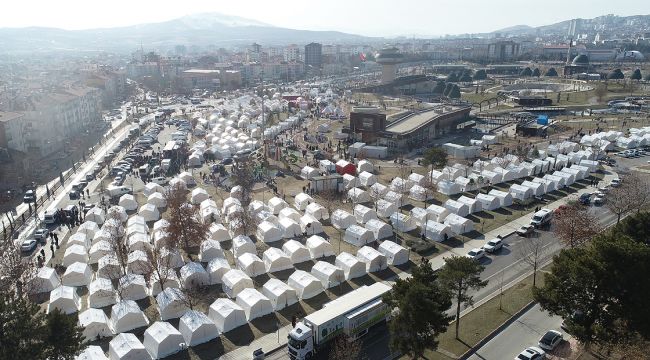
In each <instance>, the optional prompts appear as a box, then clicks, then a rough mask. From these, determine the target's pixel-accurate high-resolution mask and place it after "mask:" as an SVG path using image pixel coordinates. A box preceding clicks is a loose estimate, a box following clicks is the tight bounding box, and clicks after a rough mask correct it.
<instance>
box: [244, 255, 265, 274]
mask: <svg viewBox="0 0 650 360" xmlns="http://www.w3.org/2000/svg"><path fill="white" fill-rule="evenodd" d="M237 267H238V268H239V269H241V270H242V271H243V272H245V273H246V275H248V276H250V277H255V276H258V275H262V274H264V273H265V272H266V269H265V267H264V262H263V261H262V259H260V258H259V256H257V255H255V254H251V253H245V254H242V255H240V256H238V257H237Z"/></svg>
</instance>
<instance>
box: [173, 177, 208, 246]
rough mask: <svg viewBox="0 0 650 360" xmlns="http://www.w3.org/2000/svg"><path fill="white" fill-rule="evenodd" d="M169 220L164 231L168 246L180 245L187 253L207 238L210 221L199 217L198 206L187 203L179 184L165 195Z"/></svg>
mask: <svg viewBox="0 0 650 360" xmlns="http://www.w3.org/2000/svg"><path fill="white" fill-rule="evenodd" d="M165 197H166V199H167V208H168V213H169V221H168V223H167V224H166V226H165V227H164V229H163V230H164V231H165V232H166V233H167V234H168V239H170V241H169V242H170V244H169V246H170V247H171V248H174V247H182V248H183V250H185V252H186V253H187V254H189V250H190V249H191V248H192V247H195V246H198V245H199V244H201V242H203V240H205V239H207V237H208V231H209V230H210V222H208V221H206V222H204V221H203V220H202V219H201V213H200V209H199V207H198V206H192V205H191V204H189V203H187V198H186V194H185V190H184V189H183V188H182V187H181V186H178V185H176V186H174V187H172V188H171V189H169V190H168V191H167V193H166V195H165Z"/></svg>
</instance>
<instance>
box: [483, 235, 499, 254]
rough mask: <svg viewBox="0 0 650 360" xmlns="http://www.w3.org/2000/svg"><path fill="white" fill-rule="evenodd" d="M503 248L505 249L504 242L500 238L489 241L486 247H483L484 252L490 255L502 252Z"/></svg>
mask: <svg viewBox="0 0 650 360" xmlns="http://www.w3.org/2000/svg"><path fill="white" fill-rule="evenodd" d="M502 247H503V240H501V239H499V238H494V239H492V240H490V241H488V242H487V243H485V245H483V250H485V251H486V252H489V253H493V252H495V251H498V250H500V249H501V248H502Z"/></svg>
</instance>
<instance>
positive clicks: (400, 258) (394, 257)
mask: <svg viewBox="0 0 650 360" xmlns="http://www.w3.org/2000/svg"><path fill="white" fill-rule="evenodd" d="M377 250H379V252H380V253H382V254H383V255H384V256H385V257H386V261H388V265H393V266H396V265H402V264H405V263H407V262H408V261H409V251H408V250H407V249H406V248H404V247H402V246H400V245H398V244H396V243H394V242H392V241H390V240H386V241H384V242H382V243H381V245H379V248H378V249H377Z"/></svg>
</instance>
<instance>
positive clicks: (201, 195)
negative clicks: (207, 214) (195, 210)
mask: <svg viewBox="0 0 650 360" xmlns="http://www.w3.org/2000/svg"><path fill="white" fill-rule="evenodd" d="M209 198H210V195H208V192H207V191H205V189H203V188H200V187H197V188H196V189H194V190H192V194H191V195H190V201H191V202H192V204H194V205H197V204H200V203H201V202H202V201H204V200H207V199H209Z"/></svg>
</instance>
